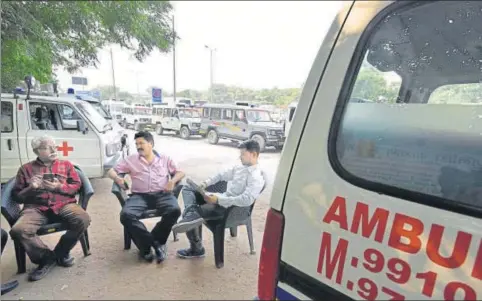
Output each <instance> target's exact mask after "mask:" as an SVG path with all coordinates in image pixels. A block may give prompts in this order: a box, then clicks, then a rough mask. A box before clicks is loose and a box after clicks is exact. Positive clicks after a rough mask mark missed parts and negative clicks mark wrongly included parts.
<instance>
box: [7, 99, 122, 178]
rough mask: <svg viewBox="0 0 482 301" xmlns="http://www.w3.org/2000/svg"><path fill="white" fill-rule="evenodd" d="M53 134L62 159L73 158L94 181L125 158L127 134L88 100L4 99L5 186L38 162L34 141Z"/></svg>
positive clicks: (71, 159) (74, 162) (72, 160)
mask: <svg viewBox="0 0 482 301" xmlns="http://www.w3.org/2000/svg"><path fill="white" fill-rule="evenodd" d="M43 135H49V136H52V137H54V138H55V140H56V142H57V143H58V147H57V150H58V154H59V158H62V159H65V160H69V161H71V162H72V163H73V164H75V165H76V166H78V167H79V168H81V169H82V171H83V172H84V173H85V174H86V175H87V176H88V177H89V178H97V177H102V176H103V175H104V173H105V171H107V170H108V169H110V168H112V167H113V166H114V164H115V163H117V161H118V160H119V159H120V158H121V157H122V155H123V145H122V142H121V139H122V137H123V135H122V133H120V132H118V131H114V130H113V129H112V127H111V125H110V124H109V123H108V122H107V121H106V120H105V119H104V118H103V117H102V116H101V115H100V114H99V112H98V111H97V110H96V109H95V108H94V107H93V106H92V105H91V104H89V103H88V102H87V101H84V100H78V99H76V98H73V97H53V96H35V95H31V96H30V99H28V100H27V99H26V95H12V94H3V93H2V95H1V183H5V182H7V181H8V180H9V179H10V178H12V177H14V176H15V175H16V174H17V171H18V169H19V167H20V166H21V165H22V164H25V163H27V162H29V161H32V160H34V159H35V158H36V155H35V154H34V153H33V151H32V148H31V146H30V143H31V141H32V139H33V138H34V137H37V136H43Z"/></svg>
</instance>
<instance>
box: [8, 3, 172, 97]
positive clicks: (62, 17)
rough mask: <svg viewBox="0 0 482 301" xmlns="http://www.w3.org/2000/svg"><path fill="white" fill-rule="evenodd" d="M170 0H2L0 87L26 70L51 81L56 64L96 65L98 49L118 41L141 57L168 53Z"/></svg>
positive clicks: (73, 68)
mask: <svg viewBox="0 0 482 301" xmlns="http://www.w3.org/2000/svg"><path fill="white" fill-rule="evenodd" d="M171 10H172V6H171V4H170V3H169V1H3V2H2V6H1V17H2V31H1V56H2V63H1V67H2V71H1V76H2V88H3V89H11V88H13V87H14V86H15V85H16V84H17V82H18V81H19V80H21V79H23V77H24V76H25V75H27V74H32V75H33V76H35V77H36V78H37V79H38V80H40V81H44V82H45V81H48V80H49V79H50V78H51V75H52V67H53V66H63V67H65V68H66V69H67V70H68V71H69V72H73V71H76V70H78V69H79V68H81V67H86V66H96V64H97V63H98V58H97V51H98V49H100V48H102V47H104V46H107V45H110V44H117V45H120V46H121V47H122V48H126V49H129V50H131V51H132V52H133V53H134V56H135V57H136V58H137V59H138V60H139V61H142V60H143V59H144V58H145V57H146V56H147V55H149V53H151V52H152V51H153V50H154V49H157V50H159V51H160V52H169V51H170V49H171V45H172V42H173V40H174V39H173V37H174V35H173V30H172V28H171V22H170V17H169V14H170V12H171Z"/></svg>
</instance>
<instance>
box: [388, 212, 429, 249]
mask: <svg viewBox="0 0 482 301" xmlns="http://www.w3.org/2000/svg"><path fill="white" fill-rule="evenodd" d="M405 225H409V226H411V229H410V230H407V229H405ZM422 232H423V223H422V222H421V221H420V220H419V219H416V218H414V217H411V216H407V215H403V214H400V213H396V214H395V217H394V219H393V225H392V231H390V237H389V238H388V245H389V246H390V247H392V248H395V249H398V250H400V251H404V252H407V253H411V254H415V253H417V252H418V251H420V248H421V246H422V241H421V240H420V238H419V236H420V234H422ZM402 237H404V238H406V239H408V240H409V243H408V244H406V243H403V242H402Z"/></svg>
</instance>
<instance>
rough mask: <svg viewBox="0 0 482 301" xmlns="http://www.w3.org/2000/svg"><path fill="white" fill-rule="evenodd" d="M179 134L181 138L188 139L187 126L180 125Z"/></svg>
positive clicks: (189, 133)
mask: <svg viewBox="0 0 482 301" xmlns="http://www.w3.org/2000/svg"><path fill="white" fill-rule="evenodd" d="M179 134H180V135H181V138H182V139H186V140H187V139H189V136H191V131H190V130H189V128H188V127H187V126H185V125H183V126H182V127H181V130H180V131H179Z"/></svg>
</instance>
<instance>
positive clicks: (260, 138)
mask: <svg viewBox="0 0 482 301" xmlns="http://www.w3.org/2000/svg"><path fill="white" fill-rule="evenodd" d="M251 139H253V140H254V141H256V142H258V144H259V151H260V152H264V149H265V147H266V140H265V139H264V137H263V136H261V135H253V137H251Z"/></svg>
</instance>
